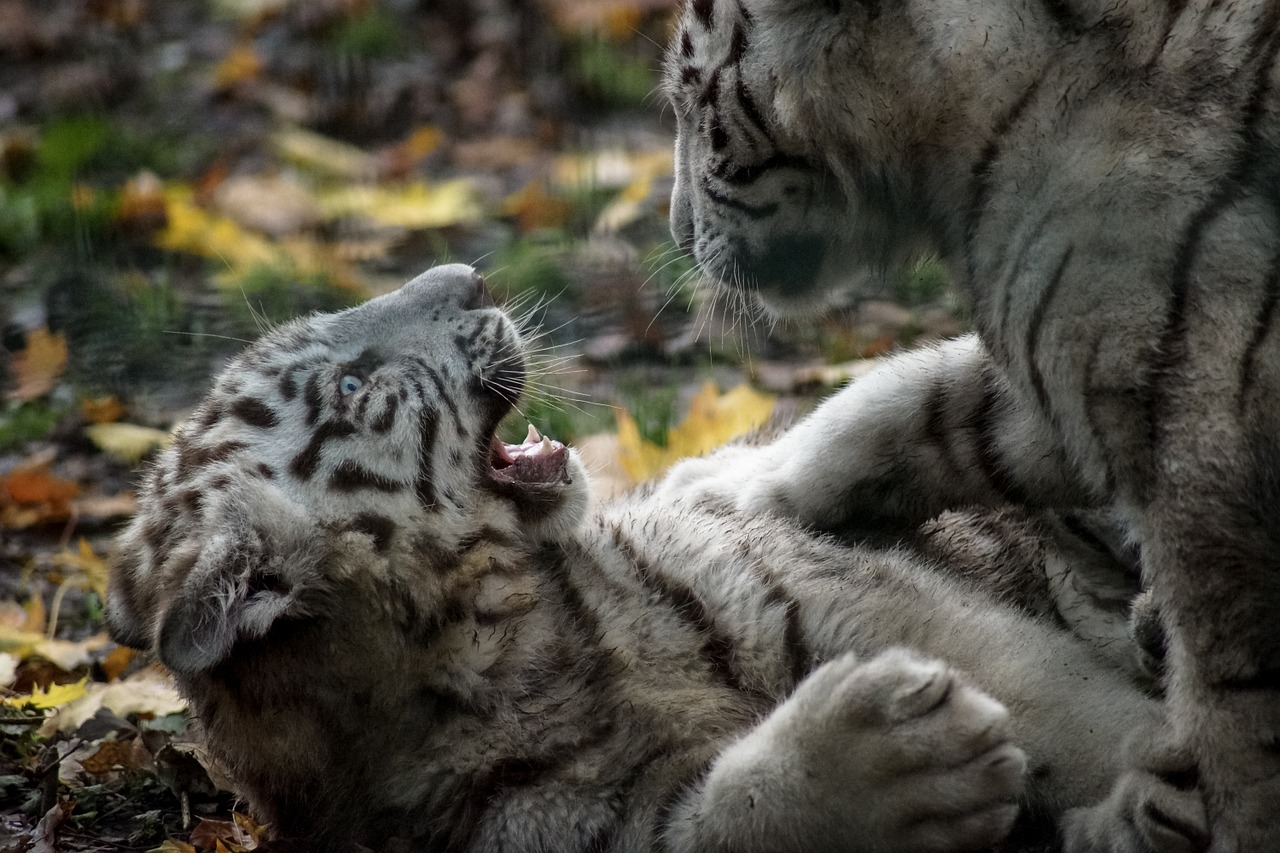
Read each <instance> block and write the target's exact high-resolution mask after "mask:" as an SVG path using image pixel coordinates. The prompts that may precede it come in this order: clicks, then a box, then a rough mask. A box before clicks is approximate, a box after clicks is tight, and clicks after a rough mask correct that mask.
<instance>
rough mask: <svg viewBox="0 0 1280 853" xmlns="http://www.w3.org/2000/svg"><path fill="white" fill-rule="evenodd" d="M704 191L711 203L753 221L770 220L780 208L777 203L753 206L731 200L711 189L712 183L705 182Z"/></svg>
mask: <svg viewBox="0 0 1280 853" xmlns="http://www.w3.org/2000/svg"><path fill="white" fill-rule="evenodd" d="M702 191H703V192H704V193H706V195H707V198H709V199H711V201H713V202H715V203H716V204H718V205H720V206H721V207H727V208H729V209H730V210H736V211H738V212H740V213H743V214H745V215H746V216H747V218H748V219H753V220H760V219H768V218H769V217H771V216H773V215H774V214H776V213H777V212H778V208H779V204H778V203H777V202H773V203H770V204H761V205H752V204H747V203H746V202H741V201H738V200H736V199H732V198H729V197H728V196H726V195H723V194H721V193H718V192H716V191H715V190H714V189H712V188H711V185H710V182H709V181H705V180H704V181H703V184H702Z"/></svg>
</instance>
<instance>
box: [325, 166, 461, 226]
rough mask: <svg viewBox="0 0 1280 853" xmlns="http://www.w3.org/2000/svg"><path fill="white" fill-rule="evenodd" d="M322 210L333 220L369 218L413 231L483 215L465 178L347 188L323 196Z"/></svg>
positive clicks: (455, 223)
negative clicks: (431, 182) (430, 182)
mask: <svg viewBox="0 0 1280 853" xmlns="http://www.w3.org/2000/svg"><path fill="white" fill-rule="evenodd" d="M320 208H321V210H323V211H324V213H325V215H326V216H327V217H328V218H330V219H339V218H342V217H344V216H357V215H358V216H367V217H368V218H369V219H372V220H373V221H375V222H377V223H379V224H382V225H389V226H393V227H396V228H406V229H409V230H421V229H426V228H444V227H447V226H450V225H459V224H463V223H466V222H474V221H476V220H478V219H479V218H480V216H481V209H480V203H479V201H478V200H477V198H476V192H475V187H474V185H473V184H472V182H471V181H469V180H467V179H465V178H459V179H456V180H451V181H441V182H439V183H436V184H434V185H430V186H429V185H428V184H427V183H426V182H425V181H414V182H413V183H408V184H402V185H399V186H388V187H379V186H356V187H344V188H341V189H337V190H331V191H330V192H328V193H325V194H323V195H321V197H320Z"/></svg>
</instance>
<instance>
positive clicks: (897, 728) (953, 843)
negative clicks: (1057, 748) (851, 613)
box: [707, 650, 1026, 853]
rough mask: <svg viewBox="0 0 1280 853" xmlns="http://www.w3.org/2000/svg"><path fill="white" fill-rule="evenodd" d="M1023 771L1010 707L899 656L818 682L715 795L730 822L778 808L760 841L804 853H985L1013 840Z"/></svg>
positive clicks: (740, 754)
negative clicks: (787, 842) (765, 806)
mask: <svg viewBox="0 0 1280 853" xmlns="http://www.w3.org/2000/svg"><path fill="white" fill-rule="evenodd" d="M1025 768H1026V759H1025V756H1024V755H1023V754H1022V751H1021V750H1019V749H1018V748H1017V747H1015V746H1013V744H1012V743H1010V742H1009V734H1008V712H1007V711H1005V709H1004V708H1003V706H1001V705H1000V704H999V703H998V702H996V701H995V700H994V699H992V698H990V697H989V696H987V695H986V694H984V693H982V692H981V691H979V690H978V689H977V688H975V687H973V686H972V685H970V684H968V683H967V682H966V681H965V680H964V679H963V678H962V677H961V676H960V675H959V674H958V673H956V672H955V671H953V670H951V669H949V668H948V667H947V666H946V665H945V664H943V663H941V662H938V661H931V660H926V659H923V658H920V657H918V656H916V655H914V654H912V653H910V652H907V651H904V650H891V651H888V652H885V653H883V654H881V655H879V656H877V657H875V658H873V659H871V660H870V661H868V662H866V663H858V662H857V661H856V660H855V659H854V658H853V656H852V655H846V656H844V657H842V658H839V659H837V660H835V661H832V662H830V663H828V664H826V665H825V666H823V667H821V668H820V669H818V670H817V671H815V672H814V673H813V674H812V675H810V676H809V677H808V678H807V679H805V681H804V682H803V683H802V684H801V685H800V687H799V688H798V689H797V690H796V692H795V694H794V695H792V696H791V698H790V699H788V700H787V701H786V702H785V703H784V704H783V705H782V706H781V707H779V708H778V710H777V711H775V713H774V714H772V715H771V716H770V717H769V718H768V719H767V720H765V722H764V723H762V724H761V726H760V727H759V728H757V729H756V730H755V731H754V732H753V733H752V734H751V735H749V736H748V737H747V738H745V739H744V740H743V741H740V742H739V743H738V744H736V745H735V746H734V747H731V748H730V750H728V751H727V752H726V753H725V754H724V755H723V756H721V760H720V761H718V762H717V764H716V766H715V767H714V768H713V771H712V774H711V777H710V778H709V779H708V789H707V793H708V796H709V798H710V799H711V801H713V802H717V803H718V805H719V806H720V808H722V809H723V813H724V814H725V815H727V816H730V818H731V819H733V816H734V815H735V813H736V814H737V815H739V816H742V818H743V819H746V820H750V819H751V817H750V816H745V815H743V812H745V811H751V810H753V809H757V808H759V804H760V803H764V802H768V803H770V804H771V810H770V812H768V813H766V814H772V815H774V817H773V821H774V822H776V825H775V826H772V827H770V826H767V825H764V826H760V827H759V829H760V831H762V832H765V833H768V834H769V835H772V836H773V837H781V838H794V839H798V840H800V841H801V842H802V843H801V845H800V847H799V849H821V850H885V851H888V850H900V851H912V852H913V853H925V852H926V851H966V850H982V849H986V848H989V847H990V846H992V845H994V844H997V843H999V841H1000V840H1001V839H1003V838H1004V837H1005V835H1006V834H1008V832H1009V829H1010V827H1011V826H1012V824H1013V821H1014V819H1015V817H1016V816H1017V811H1018V807H1017V805H1016V804H1015V802H1014V801H1015V798H1016V797H1017V795H1018V793H1019V792H1020V791H1021V788H1022V784H1023V774H1024V771H1025ZM744 805H745V808H744ZM755 817H756V818H757V819H758V818H759V816H758V815H757V816H755ZM783 847H784V845H781V844H775V845H774V846H773V847H772V848H771V849H782V848H783Z"/></svg>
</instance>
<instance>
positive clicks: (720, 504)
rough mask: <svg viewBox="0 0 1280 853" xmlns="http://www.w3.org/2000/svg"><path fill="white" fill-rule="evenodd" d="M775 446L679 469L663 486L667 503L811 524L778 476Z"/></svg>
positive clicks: (722, 452) (737, 450)
mask: <svg viewBox="0 0 1280 853" xmlns="http://www.w3.org/2000/svg"><path fill="white" fill-rule="evenodd" d="M777 455H778V454H777V453H776V452H775V451H774V447H773V446H772V445H766V446H764V447H754V446H750V445H733V446H730V447H723V448H721V449H719V450H717V451H716V452H715V453H712V454H710V455H708V456H699V457H695V458H692V459H685V460H682V461H681V462H679V463H677V464H676V465H675V466H674V467H673V468H672V469H671V470H670V471H669V472H667V474H666V476H664V477H663V478H662V481H661V482H660V483H659V485H658V495H659V497H660V499H662V500H664V501H668V500H682V501H685V502H687V503H691V504H695V505H698V506H703V507H706V508H708V509H711V510H722V511H724V510H727V511H733V512H747V513H752V514H755V513H774V514H776V515H781V516H784V517H796V518H799V519H800V520H801V521H807V519H805V518H804V517H803V516H804V514H803V508H799V507H795V506H794V505H793V501H792V500H791V499H790V497H789V494H788V489H787V486H788V482H787V481H786V480H785V479H783V478H782V477H780V476H778V474H777V471H778V469H779V467H780V466H779V465H778V464H777V462H776V459H775V457H776V456H777Z"/></svg>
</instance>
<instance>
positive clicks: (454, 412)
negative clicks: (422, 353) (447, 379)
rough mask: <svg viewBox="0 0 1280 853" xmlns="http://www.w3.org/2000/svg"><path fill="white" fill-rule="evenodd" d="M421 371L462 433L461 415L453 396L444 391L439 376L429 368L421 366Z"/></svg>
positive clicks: (442, 382) (442, 381)
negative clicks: (434, 388) (424, 373)
mask: <svg viewBox="0 0 1280 853" xmlns="http://www.w3.org/2000/svg"><path fill="white" fill-rule="evenodd" d="M423 370H424V371H425V372H426V374H427V378H428V379H430V380H431V384H432V385H434V386H435V387H436V393H437V394H438V395H439V396H440V400H441V401H442V402H443V403H444V404H445V407H446V408H448V409H449V414H450V415H451V416H452V417H453V422H454V424H455V425H456V426H457V428H458V432H463V431H464V430H463V427H462V414H461V413H460V412H459V411H458V404H457V403H456V402H455V401H454V399H453V395H452V394H450V393H449V392H448V391H446V390H445V387H444V380H442V379H441V378H440V374H439V373H437V372H436V371H435V370H433V369H431V368H430V367H428V366H426V365H425V364H424V365H423Z"/></svg>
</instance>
